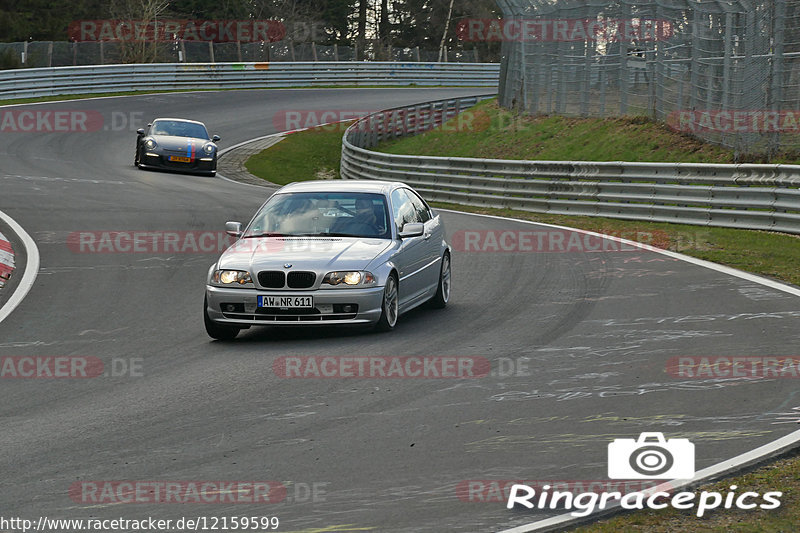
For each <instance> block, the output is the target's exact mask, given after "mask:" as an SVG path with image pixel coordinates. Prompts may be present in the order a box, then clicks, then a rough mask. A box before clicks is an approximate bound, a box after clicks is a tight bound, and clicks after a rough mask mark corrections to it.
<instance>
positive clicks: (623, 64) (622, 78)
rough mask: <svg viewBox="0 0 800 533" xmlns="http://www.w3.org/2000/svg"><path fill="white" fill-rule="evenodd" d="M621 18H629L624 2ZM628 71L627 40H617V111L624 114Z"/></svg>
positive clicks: (628, 77)
mask: <svg viewBox="0 0 800 533" xmlns="http://www.w3.org/2000/svg"><path fill="white" fill-rule="evenodd" d="M622 18H623V19H624V20H626V21H628V20H631V7H630V5H628V4H624V8H623V15H622ZM630 81H631V80H630V74H629V72H628V41H627V40H625V39H620V41H619V113H620V115H624V114H626V113H627V112H628V83H629V82H630Z"/></svg>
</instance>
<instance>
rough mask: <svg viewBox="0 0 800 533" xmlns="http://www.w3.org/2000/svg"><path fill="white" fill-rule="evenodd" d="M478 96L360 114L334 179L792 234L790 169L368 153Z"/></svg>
mask: <svg viewBox="0 0 800 533" xmlns="http://www.w3.org/2000/svg"><path fill="white" fill-rule="evenodd" d="M487 97H488V96H482V97H471V98H457V99H450V100H440V101H436V102H429V103H425V104H420V105H415V106H406V107H398V108H394V109H390V110H386V111H382V112H380V113H375V114H373V115H369V116H367V117H364V118H362V119H360V120H359V121H357V122H355V123H354V124H353V125H352V126H350V127H349V128H348V129H347V131H346V132H345V134H344V137H343V139H342V161H341V175H342V177H343V178H346V179H385V180H397V181H403V182H406V183H408V184H409V185H412V186H413V187H415V188H416V189H417V190H419V191H420V192H421V193H422V194H423V195H424V196H425V197H426V198H427V199H428V200H431V201H438V202H449V203H455V204H463V205H472V206H480V207H499V208H513V209H519V210H523V211H533V212H537V213H551V214H560V215H585V216H602V217H610V218H621V219H629V220H649V221H655V222H674V223H680V224H694V225H703V226H722V227H731V228H743V229H758V230H772V231H781V232H786V233H794V234H800V190H798V187H800V166H796V165H751V164H742V165H722V164H719V165H717V164H697V163H625V162H588V161H519V160H501V159H473V158H464V157H431V156H422V157H421V156H411V155H393V154H386V153H382V152H377V151H373V150H369V148H372V147H374V146H375V145H377V144H378V143H379V142H380V141H383V140H387V139H392V138H397V137H402V136H405V135H414V134H417V133H421V132H423V131H427V130H428V129H431V128H432V127H435V126H437V125H439V124H441V123H442V122H444V121H446V120H448V119H452V118H453V117H455V115H457V114H458V113H459V112H460V111H461V110H463V109H466V108H467V107H469V106H471V105H474V104H475V103H476V102H477V101H478V100H480V99H481V98H487Z"/></svg>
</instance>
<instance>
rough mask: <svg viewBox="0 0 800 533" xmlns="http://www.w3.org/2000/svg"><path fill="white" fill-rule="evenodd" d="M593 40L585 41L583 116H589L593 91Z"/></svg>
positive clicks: (582, 95) (582, 91)
mask: <svg viewBox="0 0 800 533" xmlns="http://www.w3.org/2000/svg"><path fill="white" fill-rule="evenodd" d="M591 54H592V41H591V39H589V38H587V39H586V41H584V49H583V84H582V85H583V88H582V89H583V90H581V116H583V117H586V116H589V93H590V91H591V85H592V80H591V76H590V74H591V68H592V56H591Z"/></svg>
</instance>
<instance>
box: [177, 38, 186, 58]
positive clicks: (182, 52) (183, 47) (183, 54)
mask: <svg viewBox="0 0 800 533" xmlns="http://www.w3.org/2000/svg"><path fill="white" fill-rule="evenodd" d="M179 42H180V47H181V49H180V50H178V52H180V56H179V57H178V61H180V62H181V63H185V62H186V42H185V41H184V40H183V39H181V40H180V41H179Z"/></svg>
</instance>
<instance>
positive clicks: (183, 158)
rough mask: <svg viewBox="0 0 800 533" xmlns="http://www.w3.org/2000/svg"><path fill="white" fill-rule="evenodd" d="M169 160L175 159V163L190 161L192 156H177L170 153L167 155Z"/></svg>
mask: <svg viewBox="0 0 800 533" xmlns="http://www.w3.org/2000/svg"><path fill="white" fill-rule="evenodd" d="M169 160H170V161H175V162H177V163H191V162H192V158H191V157H182V156H179V155H171V156H169Z"/></svg>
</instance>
